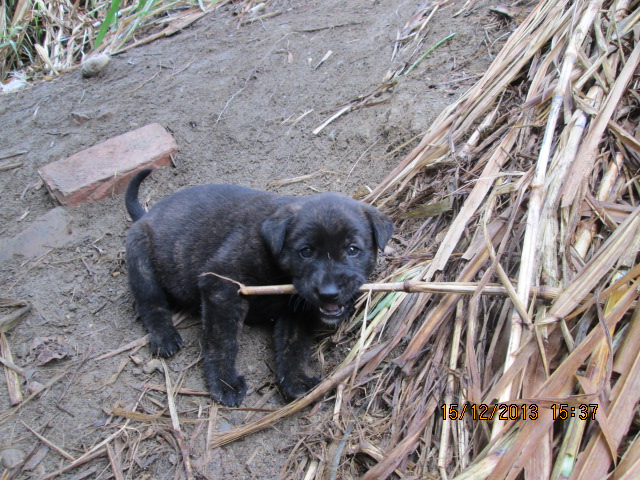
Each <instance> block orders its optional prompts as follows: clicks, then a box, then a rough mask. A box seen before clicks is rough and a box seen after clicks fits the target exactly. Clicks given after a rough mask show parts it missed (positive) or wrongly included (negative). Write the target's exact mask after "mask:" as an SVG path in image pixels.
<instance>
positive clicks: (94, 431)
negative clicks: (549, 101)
mask: <svg viewBox="0 0 640 480" xmlns="http://www.w3.org/2000/svg"><path fill="white" fill-rule="evenodd" d="M437 3H439V4H440V5H441V6H440V8H439V9H437V11H436V12H435V14H434V16H433V17H432V18H431V19H430V20H429V22H428V24H427V27H426V29H424V30H423V31H422V32H421V33H420V34H419V35H417V36H414V37H411V39H410V40H409V41H407V42H402V43H398V44H397V43H396V40H397V38H398V35H400V32H402V31H403V29H404V27H405V25H406V24H407V22H408V21H409V20H410V19H411V18H412V16H413V15H414V14H415V13H416V12H417V11H420V9H421V8H422V9H423V10H424V7H425V4H431V6H432V7H433V5H435V4H437ZM513 3H515V4H517V3H518V2H513ZM495 5H496V4H495V3H492V2H487V1H482V0H477V1H465V0H450V1H446V0H445V1H440V2H420V1H391V0H354V1H349V2H345V1H339V0H328V1H324V2H314V1H310V0H299V1H298V0H296V1H272V2H269V3H268V4H267V8H266V10H265V12H263V13H269V12H273V13H275V12H281V13H279V14H278V15H275V16H273V17H271V18H268V19H265V20H263V21H261V22H254V23H251V24H247V25H243V26H240V25H239V21H238V18H237V17H236V16H234V12H233V9H232V8H227V9H226V10H220V11H216V12H214V13H211V14H209V15H207V16H205V17H204V18H202V19H200V20H199V21H198V22H197V23H195V24H193V25H192V26H191V27H189V28H188V29H187V30H185V31H183V32H182V33H180V34H179V35H176V36H173V37H170V38H166V39H162V40H158V41H156V42H153V43H151V44H148V45H146V46H143V47H139V48H135V49H132V50H129V51H128V52H127V53H125V54H121V55H117V56H115V57H113V59H112V62H111V63H110V65H109V66H108V67H107V69H106V70H105V71H104V72H103V74H102V75H100V76H99V77H96V78H92V79H84V78H82V77H81V75H80V72H79V71H78V70H75V71H71V72H68V73H66V74H64V75H62V76H61V77H59V78H56V79H54V80H51V81H47V82H41V83H37V84H35V85H34V86H33V87H31V88H29V89H27V90H25V91H22V92H19V93H16V94H7V95H3V96H0V125H1V126H2V127H1V129H0V131H1V132H2V133H1V134H0V136H1V139H2V140H1V145H0V154H3V153H7V152H9V153H11V152H14V151H16V150H19V151H23V152H25V153H23V154H21V155H18V156H15V157H12V158H11V159H10V160H11V161H19V162H22V164H21V165H20V166H19V167H17V168H11V169H7V170H2V171H0V201H1V203H2V208H0V220H1V223H0V250H4V249H5V247H6V245H8V244H9V242H10V241H11V239H13V238H14V237H15V236H16V235H18V234H19V233H20V232H21V231H23V230H25V229H26V228H27V227H29V226H30V225H31V224H32V223H33V222H34V221H35V220H36V219H37V218H38V217H40V216H42V215H44V214H46V213H47V212H48V211H50V210H52V209H53V208H55V207H56V206H57V205H56V203H55V202H54V201H53V200H52V199H51V198H50V197H49V195H48V193H47V191H46V189H45V188H44V187H43V186H42V183H41V181H40V179H39V176H38V173H37V169H38V168H40V167H42V166H43V165H45V164H47V163H49V162H52V161H55V160H57V159H59V158H62V157H66V156H68V155H71V154H73V153H75V152H77V151H80V150H82V149H84V148H87V147H89V146H91V145H94V144H96V143H98V142H100V141H103V140H105V139H107V138H110V137H112V136H115V135H117V134H121V133H124V132H127V131H130V130H132V129H135V128H137V127H140V126H143V125H146V124H148V123H153V122H159V123H161V124H162V125H164V126H165V127H166V128H167V129H168V130H169V131H170V132H171V133H172V134H173V135H174V137H175V139H176V141H177V143H178V145H179V148H180V151H179V153H178V155H177V157H176V158H175V166H174V167H167V168H164V169H162V170H160V171H157V172H155V173H154V175H153V178H152V179H151V180H148V181H147V182H145V184H144V186H143V191H142V195H141V197H142V198H143V199H145V200H147V201H148V202H149V203H150V204H153V203H154V202H156V201H157V200H159V199H161V198H163V197H165V196H166V195H168V194H170V193H171V192H173V191H175V190H177V189H179V188H182V187H186V186H191V185H197V184H203V183H235V184H241V185H246V186H250V187H254V188H259V189H269V190H272V191H275V192H278V193H282V194H294V195H307V194H310V193H313V192H318V191H329V190H332V191H338V192H342V193H345V194H349V195H354V194H356V192H362V191H363V189H366V188H367V187H373V186H375V185H376V184H377V183H378V182H380V181H381V180H382V179H383V178H384V177H385V175H386V174H387V173H388V172H389V171H390V170H391V169H392V168H393V167H394V166H395V165H396V164H397V163H398V162H399V160H400V159H402V158H403V156H404V155H405V154H406V153H407V152H408V151H409V149H410V148H411V146H412V145H415V144H416V143H417V139H418V138H420V134H421V133H422V132H423V131H424V130H425V129H426V127H427V126H428V125H429V124H430V123H431V122H432V121H433V120H434V119H435V117H436V116H437V115H438V114H439V113H440V112H441V111H442V110H443V108H444V107H445V106H447V105H448V104H450V103H451V102H452V101H454V100H455V99H456V98H457V97H458V96H459V95H460V94H461V93H463V92H464V91H465V90H466V89H468V88H469V86H470V85H472V84H473V82H474V81H475V80H476V79H477V78H478V76H479V75H481V74H482V73H483V72H484V70H485V69H486V67H487V66H488V65H489V62H490V61H491V59H492V58H493V55H495V54H496V53H497V51H498V50H499V48H500V45H501V43H502V41H503V40H504V38H505V37H506V36H507V35H508V33H509V32H510V31H511V30H512V29H513V28H514V27H515V25H516V22H517V16H516V17H514V18H509V17H506V16H503V15H500V14H497V13H495V12H494V11H492V10H491V9H490V7H494V6H495ZM432 11H433V8H430V9H427V10H426V12H427V13H430V12H432ZM456 12H460V14H459V15H457V16H455V15H454V14H455V13H456ZM421 20H424V17H421ZM414 33H415V32H414ZM452 33H455V36H454V37H453V38H452V39H450V40H449V41H447V42H445V43H444V44H443V45H441V46H440V47H438V48H437V49H435V50H434V51H433V52H432V53H431V54H430V55H429V56H428V57H427V58H426V59H424V60H423V61H422V62H421V63H419V64H418V65H417V66H416V67H415V68H413V69H412V70H411V71H410V72H408V74H406V75H402V76H399V77H397V78H395V79H394V80H395V81H396V82H397V83H395V85H394V86H393V88H392V89H391V90H385V89H380V87H381V86H382V85H384V84H385V83H388V82H389V77H390V73H393V72H397V71H399V69H401V68H402V67H404V68H405V72H406V71H407V66H408V65H411V64H412V63H413V62H415V61H416V60H417V59H418V58H419V56H420V55H421V54H422V53H423V52H425V51H426V50H427V49H428V48H429V47H431V46H433V45H434V44H436V43H437V42H438V41H439V40H441V39H443V38H444V37H446V36H447V35H449V34H452ZM415 38H418V40H419V41H416V40H415ZM329 51H331V52H332V53H331V55H330V56H328V58H326V60H325V61H324V62H322V61H321V60H322V59H323V57H325V55H326V54H327V53H328V52H329ZM376 91H379V92H381V94H380V95H379V96H377V97H372V98H370V99H368V100H367V101H368V102H369V104H368V105H367V106H365V107H363V108H357V109H354V110H353V111H350V112H348V113H346V114H344V115H342V116H340V117H339V118H337V119H336V120H334V121H333V122H331V123H330V124H329V125H327V126H326V127H325V128H324V129H323V130H322V131H321V132H319V133H318V134H314V133H313V130H314V129H316V128H317V127H319V126H320V125H322V124H323V122H325V121H326V120H327V119H329V118H330V117H331V116H332V115H333V114H334V113H336V112H337V111H338V110H340V108H341V107H342V106H343V105H345V104H348V103H349V102H352V101H355V100H357V99H358V98H359V97H361V96H367V95H370V94H372V93H374V92H376ZM2 161H3V162H6V161H5V160H2ZM303 175H309V177H307V178H306V179H303V180H300V181H297V182H294V183H288V184H284V185H282V184H277V183H276V184H273V183H271V182H273V181H275V180H282V179H290V178H294V177H299V176H303ZM65 210H66V212H67V214H68V216H69V217H70V219H71V222H70V233H71V235H69V237H68V239H67V241H66V244H64V245H63V246H61V247H56V248H47V249H46V252H45V253H43V254H41V255H38V256H35V257H30V258H24V257H21V256H13V257H10V258H8V259H5V260H4V261H0V297H5V298H11V299H16V300H24V301H27V302H29V303H30V304H31V305H32V310H31V311H30V313H29V314H28V315H26V316H25V317H24V318H23V319H22V320H21V321H20V322H19V323H18V324H17V325H16V326H14V327H13V328H12V329H11V330H9V331H8V333H7V338H8V343H9V346H10V348H11V351H12V353H13V359H14V363H15V364H17V365H18V366H19V367H21V368H23V369H24V370H25V376H26V378H23V377H20V378H21V381H22V387H23V391H24V394H25V398H27V397H28V395H29V388H36V389H37V388H38V385H39V384H40V385H41V386H44V387H45V388H44V389H43V390H42V391H41V392H40V393H39V394H37V395H34V396H33V397H29V399H28V401H25V402H23V404H22V406H21V407H20V408H15V409H11V408H10V404H9V400H8V394H7V387H6V383H5V381H4V377H2V381H0V451H1V452H3V453H2V455H3V462H4V464H5V466H8V465H9V462H10V460H11V458H9V457H12V458H13V456H14V455H15V456H16V457H17V460H18V461H20V460H26V461H25V462H24V463H22V464H21V466H19V467H18V468H16V469H13V470H11V471H10V472H7V474H8V476H7V477H4V476H3V477H2V478H43V477H45V478H46V476H47V475H51V474H52V473H55V472H56V471H57V470H58V469H60V468H62V467H64V466H65V465H68V464H69V463H70V460H69V459H68V458H67V459H65V457H64V456H63V454H61V453H60V452H59V451H57V450H56V448H54V446H53V445H49V446H46V445H45V444H44V443H43V442H41V441H39V440H38V439H37V438H36V436H35V435H34V433H32V432H31V431H30V429H31V430H34V431H36V432H38V433H39V434H41V435H42V436H44V437H45V438H47V439H49V440H50V441H51V442H52V443H53V444H55V447H57V448H59V449H62V450H64V451H65V452H66V454H67V456H68V457H69V458H70V457H73V458H75V459H77V458H79V457H80V456H81V455H82V454H83V453H84V452H87V451H88V450H89V449H91V447H93V446H94V445H97V444H98V443H99V442H101V441H102V440H104V439H106V438H108V437H109V436H110V435H112V434H114V433H116V432H118V431H120V429H121V428H123V426H124V429H123V430H122V432H121V434H120V435H119V437H118V439H117V440H115V441H112V442H110V443H109V449H110V451H109V452H107V453H109V455H110V456H111V459H112V462H111V464H110V462H109V456H108V455H107V454H106V453H103V454H101V455H98V456H97V457H96V458H95V459H92V460H90V461H88V462H85V463H82V464H81V465H79V466H78V467H77V468H74V469H72V470H69V471H68V472H66V473H64V474H61V475H59V476H57V478H96V479H107V478H111V477H114V471H116V470H117V469H118V468H121V469H122V471H123V475H124V477H123V478H153V479H173V478H184V476H185V474H184V472H185V469H184V465H183V462H182V459H181V456H180V450H179V449H178V448H177V444H176V439H175V436H172V434H171V433H170V429H171V423H170V422H169V421H167V419H168V418H169V417H168V413H167V412H166V410H165V407H166V405H167V401H166V395H165V393H164V392H163V391H162V389H163V388H164V385H165V377H164V374H163V373H161V372H160V371H159V370H158V369H156V368H155V367H156V366H157V361H153V359H152V357H151V356H150V354H149V351H148V349H147V348H146V347H144V346H143V347H141V348H134V349H129V350H126V351H124V352H122V353H119V354H115V355H112V356H110V357H108V358H101V356H103V355H104V354H106V353H109V352H112V351H114V350H115V349H118V348H119V347H121V346H123V345H127V344H129V343H130V342H134V341H136V340H138V339H140V338H142V337H143V336H144V334H145V332H144V330H143V327H142V325H141V324H140V322H138V321H136V320H135V318H134V311H133V301H132V297H131V295H130V293H129V291H128V287H127V278H126V270H125V268H124V267H125V266H124V262H123V254H124V236H125V232H126V230H127V228H128V226H129V224H130V220H129V218H128V216H127V214H126V212H125V209H124V205H123V198H122V195H117V196H115V197H113V198H110V199H107V200H104V201H100V202H97V203H93V204H86V205H82V206H80V207H78V208H74V209H65ZM391 213H393V212H391ZM396 246H398V245H397V244H396ZM13 311H15V309H14V308H4V309H0V314H2V315H4V314H9V313H11V312H13ZM181 333H182V335H183V337H184V339H185V346H184V348H183V349H182V350H181V351H180V352H179V353H178V354H176V355H175V356H174V357H172V358H171V359H169V360H167V365H168V373H169V376H170V378H171V379H172V380H173V381H174V383H175V384H176V385H180V386H181V387H182V388H185V389H192V390H195V391H196V392H195V393H198V392H200V393H206V386H205V383H204V379H203V375H202V372H201V365H200V362H199V361H198V359H199V355H200V344H199V329H198V320H197V319H195V318H187V319H186V320H185V321H184V322H183V323H182V324H181ZM347 348H348V345H333V344H329V347H327V349H325V351H323V354H322V357H323V362H321V363H319V364H318V368H321V369H322V371H323V374H324V375H326V374H327V373H328V372H330V371H331V368H332V366H333V365H335V364H336V362H337V361H338V360H339V359H340V358H341V356H342V355H343V354H344V352H345V351H347ZM241 349H242V350H241V356H240V359H239V369H240V371H241V372H243V373H244V374H245V376H246V379H247V382H248V385H249V393H248V395H247V397H246V399H245V401H244V403H243V407H247V408H251V407H258V408H260V409H266V410H271V409H275V408H278V407H280V406H282V405H283V401H282V399H281V397H280V395H279V394H278V392H277V388H276V387H275V385H274V377H273V373H272V370H273V368H272V367H273V353H272V345H271V338H270V331H269V329H268V328H266V327H265V328H261V327H246V328H245V330H244V332H243V338H242V346H241ZM47 353H49V354H50V357H51V356H53V357H61V358H43V357H42V356H40V357H39V355H41V354H45V355H46V354H47ZM45 360H47V361H46V362H45ZM149 385H158V386H159V387H158V388H159V390H149V389H148V388H147V387H148V386H149ZM176 406H177V410H178V413H179V415H180V418H181V419H185V421H183V423H182V425H181V428H182V430H183V432H184V437H185V441H186V445H187V448H188V449H189V452H190V456H191V462H192V465H193V469H194V471H195V473H196V477H198V478H216V479H226V478H234V479H235V478H256V479H272V478H279V472H280V469H281V468H282V466H283V465H284V464H285V462H286V461H287V458H288V454H289V451H290V450H291V447H292V446H293V445H294V444H295V443H296V441H297V438H298V434H299V433H300V432H302V431H305V429H308V428H313V413H314V412H317V411H318V408H323V409H331V408H332V404H331V401H330V399H329V400H327V401H325V402H324V405H323V404H320V405H319V406H316V407H315V408H314V409H311V410H307V411H305V412H302V413H301V414H299V415H297V416H294V417H293V418H288V419H286V420H284V421H282V422H280V423H279V424H277V425H276V426H275V427H274V428H271V429H269V430H266V431H263V432H260V433H257V434H254V435H252V436H249V437H247V438H245V439H243V440H240V441H238V442H235V443H233V444H230V445H227V446H224V447H221V448H210V444H209V442H208V440H207V439H208V432H209V433H210V432H212V431H215V430H226V429H229V428H231V427H232V426H237V425H240V424H242V422H244V421H246V420H247V418H248V417H251V418H256V416H257V415H260V413H259V412H255V411H248V410H242V409H239V410H233V409H227V408H222V407H217V406H215V404H214V405H212V403H211V399H210V398H209V397H208V396H206V395H187V394H180V395H178V396H177V398H176ZM114 409H124V410H127V411H133V410H135V411H136V412H139V413H143V414H146V415H148V416H147V417H145V418H141V417H140V418H130V419H128V420H127V419H126V418H124V417H123V416H122V414H118V412H119V411H118V410H114ZM157 414H163V418H158V415H157ZM154 415H155V417H154ZM7 452H8V453H7ZM113 463H115V464H116V466H114V465H113ZM117 465H120V466H121V467H117ZM0 471H1V470H0ZM49 478H51V477H49Z"/></svg>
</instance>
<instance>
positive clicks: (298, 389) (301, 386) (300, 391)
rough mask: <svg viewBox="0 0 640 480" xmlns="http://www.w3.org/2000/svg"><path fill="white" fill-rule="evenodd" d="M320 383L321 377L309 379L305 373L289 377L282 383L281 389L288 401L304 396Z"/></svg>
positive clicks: (282, 380) (283, 379)
mask: <svg viewBox="0 0 640 480" xmlns="http://www.w3.org/2000/svg"><path fill="white" fill-rule="evenodd" d="M319 383H320V377H316V376H313V377H308V376H306V375H305V374H303V373H298V374H295V375H287V376H285V377H284V378H282V379H281V381H280V389H281V391H282V394H283V395H284V397H285V398H286V399H287V400H294V399H296V398H298V397H301V396H303V395H304V394H305V393H307V392H308V391H309V390H311V389H312V388H313V387H315V386H316V385H318V384H319Z"/></svg>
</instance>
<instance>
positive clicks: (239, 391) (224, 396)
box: [209, 375, 247, 407]
mask: <svg viewBox="0 0 640 480" xmlns="http://www.w3.org/2000/svg"><path fill="white" fill-rule="evenodd" d="M209 391H210V392H211V396H212V397H213V399H214V400H215V401H216V402H218V403H220V404H222V405H224V406H225V407H238V406H240V404H241V403H242V400H244V396H245V395H246V393H247V382H245V380H244V377H243V376H242V375H236V376H235V377H234V378H224V379H222V378H216V379H215V380H211V379H210V380H209Z"/></svg>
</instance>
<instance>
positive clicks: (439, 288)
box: [202, 272, 561, 300]
mask: <svg viewBox="0 0 640 480" xmlns="http://www.w3.org/2000/svg"><path fill="white" fill-rule="evenodd" d="M202 275H215V276H216V277H220V278H222V279H224V280H228V281H230V282H233V283H235V284H236V285H238V287H239V289H238V293H240V294H242V295H294V294H296V293H298V292H297V290H296V288H295V287H294V286H293V285H291V284H286V285H262V286H255V287H250V286H249V287H248V286H246V285H243V284H242V283H240V282H238V281H236V280H233V279H231V278H228V277H223V276H222V275H218V274H217V273H213V272H207V273H203V274H202ZM478 288H479V284H478V283H474V282H419V281H415V280H406V281H404V282H392V283H365V284H364V285H362V286H361V287H360V292H362V293H368V292H404V293H443V294H454V295H473V294H474V293H476V290H477V289H478ZM560 291H561V289H560V288H555V287H547V286H542V287H532V288H531V291H530V295H531V296H534V297H536V298H540V299H544V300H553V299H555V298H556V297H557V296H558V294H559V293H560ZM481 294H482V295H500V296H508V295H509V292H508V291H507V289H506V288H505V287H503V286H502V285H497V284H489V285H486V286H485V287H484V288H483V289H482V292H481Z"/></svg>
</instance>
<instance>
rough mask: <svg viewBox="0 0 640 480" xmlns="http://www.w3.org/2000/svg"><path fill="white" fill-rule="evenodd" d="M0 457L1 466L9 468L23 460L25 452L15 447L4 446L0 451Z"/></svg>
mask: <svg viewBox="0 0 640 480" xmlns="http://www.w3.org/2000/svg"><path fill="white" fill-rule="evenodd" d="M0 458H2V466H3V467H4V468H6V469H8V470H10V469H12V468H15V467H17V466H18V465H20V464H21V463H22V462H24V459H25V454H24V452H23V451H22V450H18V449H17V448H6V449H4V450H2V451H0Z"/></svg>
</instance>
